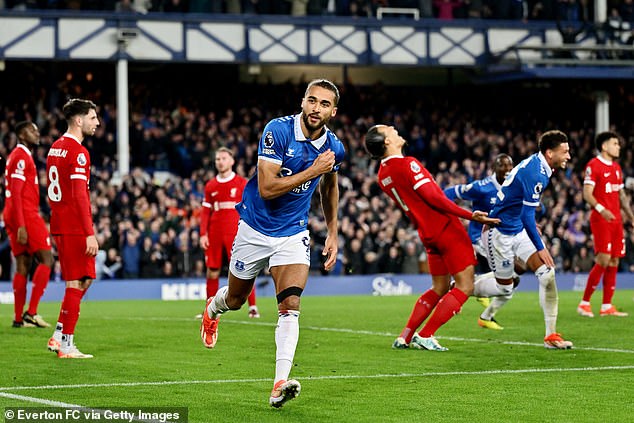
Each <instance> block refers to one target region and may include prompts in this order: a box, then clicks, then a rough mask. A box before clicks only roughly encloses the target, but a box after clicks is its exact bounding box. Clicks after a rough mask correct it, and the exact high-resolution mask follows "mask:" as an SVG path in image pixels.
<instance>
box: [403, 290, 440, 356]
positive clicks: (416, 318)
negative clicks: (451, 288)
mask: <svg viewBox="0 0 634 423" xmlns="http://www.w3.org/2000/svg"><path fill="white" fill-rule="evenodd" d="M439 300H440V296H439V295H438V294H436V292H434V291H433V290H431V289H428V290H427V291H425V292H424V293H423V294H422V295H421V296H420V297H419V298H418V300H417V301H416V304H414V309H413V310H412V313H411V314H410V315H409V320H408V321H407V324H406V325H405V328H403V332H401V338H404V339H405V342H407V343H408V344H409V343H410V341H411V340H412V336H414V333H415V332H416V330H417V329H418V327H419V326H420V325H421V323H423V322H424V321H425V319H426V318H427V316H429V315H430V313H431V312H432V310H433V309H434V307H435V306H436V304H438V301H439Z"/></svg>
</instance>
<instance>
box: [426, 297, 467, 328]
mask: <svg viewBox="0 0 634 423" xmlns="http://www.w3.org/2000/svg"><path fill="white" fill-rule="evenodd" d="M467 299H469V297H468V296H467V294H465V293H464V292H462V291H461V290H459V289H458V288H454V289H452V290H451V291H449V292H447V293H446V294H445V295H443V297H442V298H441V299H440V301H438V304H437V305H436V308H435V310H434V313H433V314H432V315H431V317H430V318H429V320H428V321H427V323H425V326H423V328H422V329H421V331H420V332H419V335H420V336H422V337H423V338H429V337H430V336H433V335H434V333H436V331H437V330H438V328H439V327H441V326H442V325H444V324H445V323H446V322H447V321H449V319H451V318H452V317H453V316H454V315H455V314H456V313H458V312H460V308H462V305H463V304H464V303H465V302H466V301H467Z"/></svg>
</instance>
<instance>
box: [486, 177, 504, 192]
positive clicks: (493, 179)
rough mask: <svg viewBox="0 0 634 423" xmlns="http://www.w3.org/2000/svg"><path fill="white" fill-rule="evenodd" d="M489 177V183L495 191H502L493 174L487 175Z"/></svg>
mask: <svg viewBox="0 0 634 423" xmlns="http://www.w3.org/2000/svg"><path fill="white" fill-rule="evenodd" d="M489 176H490V178H491V183H492V184H493V186H494V187H495V189H497V190H498V191H500V190H501V189H502V185H500V183H499V182H498V178H497V177H496V176H495V173H494V174H493V175H489Z"/></svg>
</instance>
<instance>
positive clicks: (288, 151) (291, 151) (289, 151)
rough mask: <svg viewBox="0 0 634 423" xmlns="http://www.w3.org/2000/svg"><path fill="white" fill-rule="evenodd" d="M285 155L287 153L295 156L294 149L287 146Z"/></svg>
mask: <svg viewBox="0 0 634 423" xmlns="http://www.w3.org/2000/svg"><path fill="white" fill-rule="evenodd" d="M286 155H287V156H288V157H295V150H294V149H292V148H289V149H288V150H287V151H286Z"/></svg>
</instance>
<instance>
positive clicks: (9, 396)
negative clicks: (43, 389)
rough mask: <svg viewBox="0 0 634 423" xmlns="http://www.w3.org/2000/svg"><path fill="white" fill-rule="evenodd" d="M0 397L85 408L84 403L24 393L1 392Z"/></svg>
mask: <svg viewBox="0 0 634 423" xmlns="http://www.w3.org/2000/svg"><path fill="white" fill-rule="evenodd" d="M0 390H1V391H6V390H7V389H0ZM0 397H4V398H10V399H14V400H20V401H26V402H34V403H37V404H44V405H49V406H51V407H67V408H71V407H72V408H84V407H83V406H82V405H77V404H69V403H67V402H61V401H52V400H47V399H43V398H36V397H27V396H24V395H16V394H10V393H8V392H0Z"/></svg>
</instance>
